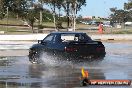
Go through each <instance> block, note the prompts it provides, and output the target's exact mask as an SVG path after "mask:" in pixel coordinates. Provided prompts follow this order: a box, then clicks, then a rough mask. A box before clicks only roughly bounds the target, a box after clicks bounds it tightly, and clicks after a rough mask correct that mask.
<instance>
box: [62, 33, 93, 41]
mask: <svg viewBox="0 0 132 88" xmlns="http://www.w3.org/2000/svg"><path fill="white" fill-rule="evenodd" d="M61 40H62V41H63V42H65V41H90V40H91V38H90V37H89V36H87V35H86V34H61Z"/></svg>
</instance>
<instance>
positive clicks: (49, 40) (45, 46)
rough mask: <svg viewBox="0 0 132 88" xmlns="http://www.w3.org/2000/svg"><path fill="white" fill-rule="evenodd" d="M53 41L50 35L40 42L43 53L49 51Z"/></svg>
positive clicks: (52, 36)
mask: <svg viewBox="0 0 132 88" xmlns="http://www.w3.org/2000/svg"><path fill="white" fill-rule="evenodd" d="M53 39H54V35H53V34H50V35H48V36H46V37H45V38H44V39H43V40H42V45H43V49H44V51H48V52H49V51H51V49H52V46H53Z"/></svg>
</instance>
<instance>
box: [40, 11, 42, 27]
mask: <svg viewBox="0 0 132 88" xmlns="http://www.w3.org/2000/svg"><path fill="white" fill-rule="evenodd" d="M40 25H42V11H40Z"/></svg>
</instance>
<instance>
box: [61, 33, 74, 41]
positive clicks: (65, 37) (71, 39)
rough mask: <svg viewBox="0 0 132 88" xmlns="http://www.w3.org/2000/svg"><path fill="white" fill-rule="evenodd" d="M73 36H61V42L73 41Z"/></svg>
mask: <svg viewBox="0 0 132 88" xmlns="http://www.w3.org/2000/svg"><path fill="white" fill-rule="evenodd" d="M74 38H75V34H61V40H62V41H74Z"/></svg>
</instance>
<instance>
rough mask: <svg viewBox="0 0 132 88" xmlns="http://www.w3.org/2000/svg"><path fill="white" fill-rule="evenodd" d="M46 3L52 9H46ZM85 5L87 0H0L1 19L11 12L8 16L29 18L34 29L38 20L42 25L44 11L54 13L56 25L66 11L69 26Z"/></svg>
mask: <svg viewBox="0 0 132 88" xmlns="http://www.w3.org/2000/svg"><path fill="white" fill-rule="evenodd" d="M45 5H47V6H49V7H50V9H51V11H49V10H48V9H46V8H45ZM85 5H86V0H38V2H36V0H0V19H3V18H5V17H7V15H8V14H10V15H8V16H12V17H16V18H17V19H18V18H19V19H20V18H21V19H25V20H27V21H28V22H29V23H30V25H31V26H32V30H33V24H34V22H35V21H36V20H38V21H39V24H40V25H41V24H42V21H43V15H44V13H46V14H47V13H49V14H52V18H53V21H54V23H55V25H54V26H55V27H56V25H57V23H58V24H59V22H60V20H61V19H62V18H61V13H65V14H66V17H65V18H66V21H67V27H69V26H70V23H73V21H74V20H75V18H76V14H77V12H78V11H79V10H80V9H81V7H82V6H85ZM7 13H8V14H7ZM49 19H51V18H49ZM71 19H72V20H71ZM60 24H61V23H60ZM33 32H34V30H33Z"/></svg>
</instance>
